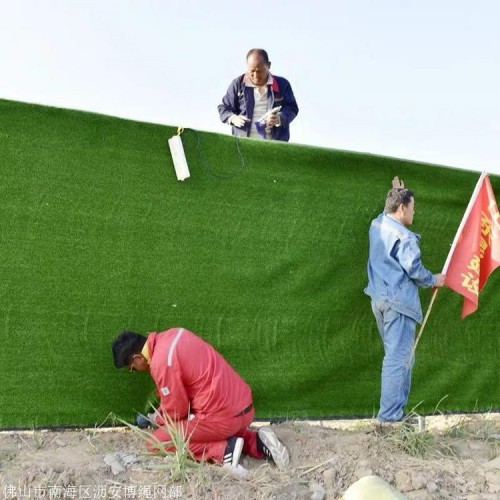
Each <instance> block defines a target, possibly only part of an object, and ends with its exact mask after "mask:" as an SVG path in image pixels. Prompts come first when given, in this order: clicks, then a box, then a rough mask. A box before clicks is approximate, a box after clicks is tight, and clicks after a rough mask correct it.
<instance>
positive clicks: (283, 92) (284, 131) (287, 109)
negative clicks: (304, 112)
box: [218, 75, 299, 141]
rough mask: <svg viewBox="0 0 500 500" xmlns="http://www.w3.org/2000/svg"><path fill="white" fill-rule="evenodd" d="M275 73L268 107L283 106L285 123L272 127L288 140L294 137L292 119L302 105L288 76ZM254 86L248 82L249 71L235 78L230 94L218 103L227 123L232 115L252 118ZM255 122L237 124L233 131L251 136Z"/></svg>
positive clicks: (275, 135) (276, 135)
mask: <svg viewBox="0 0 500 500" xmlns="http://www.w3.org/2000/svg"><path fill="white" fill-rule="evenodd" d="M272 76H273V83H272V84H271V85H268V90H267V109H269V110H271V109H273V108H275V107H276V106H281V111H280V118H281V125H280V126H279V127H272V129H271V133H272V137H273V139H274V140H276V141H288V140H289V139H290V123H291V121H292V120H293V119H294V118H295V117H296V116H297V113H298V112H299V107H298V106H297V101H296V100H295V97H294V95H293V91H292V87H291V85H290V83H289V82H288V80H286V79H285V78H282V77H281V76H274V75H272ZM253 94H254V87H247V86H246V85H245V75H242V76H239V77H238V78H235V79H234V80H233V81H232V82H231V84H230V85H229V88H228V89H227V92H226V95H225V96H224V97H223V99H222V104H220V105H219V106H218V110H219V115H220V119H221V120H222V122H223V123H225V122H227V119H228V118H229V117H230V116H231V115H232V114H235V115H245V116H246V117H248V118H250V120H252V118H253V109H254V106H255V101H254V97H253ZM250 126H251V122H248V123H246V124H245V125H244V126H243V127H241V128H239V127H235V126H233V127H232V129H233V135H238V136H242V137H248V136H249V134H250Z"/></svg>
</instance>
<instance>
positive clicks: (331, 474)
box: [323, 469, 337, 488]
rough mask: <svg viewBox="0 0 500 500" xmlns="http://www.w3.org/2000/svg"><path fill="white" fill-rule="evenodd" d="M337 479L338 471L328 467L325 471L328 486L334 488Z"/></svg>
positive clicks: (325, 480) (324, 475)
mask: <svg viewBox="0 0 500 500" xmlns="http://www.w3.org/2000/svg"><path fill="white" fill-rule="evenodd" d="M336 480H337V471H336V470H335V469H326V470H325V471H324V472H323V481H324V482H325V486H326V487H327V488H334V487H335V484H336Z"/></svg>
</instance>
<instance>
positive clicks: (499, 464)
mask: <svg viewBox="0 0 500 500" xmlns="http://www.w3.org/2000/svg"><path fill="white" fill-rule="evenodd" d="M483 467H484V468H485V469H500V455H499V456H498V457H496V458H494V459H493V460H490V461H489V462H486V463H485V464H483Z"/></svg>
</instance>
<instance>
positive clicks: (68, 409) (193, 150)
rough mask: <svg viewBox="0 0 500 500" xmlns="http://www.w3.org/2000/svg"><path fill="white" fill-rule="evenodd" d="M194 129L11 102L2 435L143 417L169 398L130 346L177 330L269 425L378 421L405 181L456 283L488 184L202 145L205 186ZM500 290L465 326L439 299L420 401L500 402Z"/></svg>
mask: <svg viewBox="0 0 500 500" xmlns="http://www.w3.org/2000/svg"><path fill="white" fill-rule="evenodd" d="M214 119H215V118H214ZM174 132H175V129H174V128H173V127H166V126H160V125H154V124H147V123H138V122H133V121H127V120H123V119H117V118H113V117H107V116H100V115H95V114H90V113H83V112H75V111H68V110H61V109H54V108H49V107H43V106H37V105H30V104H23V103H18V102H11V101H5V100H0V200H1V203H0V210H1V214H0V221H1V232H0V269H1V271H0V272H1V276H0V339H1V344H0V346H1V348H0V367H1V384H0V426H1V427H31V426H56V425H72V424H94V423H100V422H102V421H103V420H105V418H106V416H107V415H108V414H109V413H110V412H114V413H116V414H118V415H119V416H121V417H124V418H128V419H129V418H132V416H133V415H134V413H135V411H136V410H143V409H144V407H145V405H146V401H147V400H148V398H149V397H150V395H151V391H152V384H151V382H150V380H149V378H148V375H147V374H138V373H133V374H131V373H128V372H127V371H126V370H117V369H115V368H114V366H113V362H112V357H111V349H110V345H111V341H112V340H113V338H114V337H115V336H116V334H117V333H118V332H120V331H121V330H123V329H131V330H135V331H139V332H141V333H146V332H148V331H161V330H163V329H167V328H168V327H171V326H183V327H185V328H188V329H190V330H192V331H194V332H196V333H198V334H199V335H200V336H202V337H203V338H205V339H207V340H208V341H209V342H211V343H212V344H213V345H214V346H215V347H216V348H217V349H218V350H219V351H221V352H222V353H223V354H224V356H225V357H226V358H227V359H228V360H229V361H230V363H231V364H232V365H233V366H234V367H235V368H236V369H237V370H238V371H239V372H240V373H241V375H242V376H243V377H244V378H245V379H246V380H247V381H248V382H249V383H250V385H251V386H252V388H253V391H254V399H255V406H256V409H257V414H256V416H257V417H260V418H268V417H276V416H280V417H289V418H297V417H308V418H314V417H329V416H343V417H346V416H360V415H366V416H371V415H372V414H373V413H374V412H375V411H376V409H377V406H378V398H379V390H380V381H379V379H380V364H381V360H382V348H381V345H380V340H379V337H378V333H377V332H376V328H375V321H374V319H373V317H372V314H371V310H370V303H369V299H368V297H367V296H365V295H364V293H363V289H364V287H365V285H366V271H365V269H366V258H367V251H368V241H367V230H368V226H369V224H370V221H371V219H372V218H373V217H375V216H376V215H377V214H378V213H379V212H380V211H381V210H382V207H383V202H384V199H385V194H386V192H387V190H388V189H389V187H390V181H391V178H392V177H393V176H394V175H399V176H400V177H402V178H403V179H404V181H405V183H406V185H407V186H408V187H411V188H412V189H413V190H414V191H415V193H416V216H415V223H414V225H413V230H414V231H416V232H418V233H421V234H422V240H421V247H422V252H423V260H424V264H425V265H426V266H427V267H428V268H430V269H431V270H433V271H434V272H437V271H439V270H440V269H441V268H442V266H443V264H444V261H445V259H446V256H447V253H448V250H449V247H450V244H451V242H452V240H453V237H454V234H455V232H456V230H457V227H458V225H459V223H460V220H461V218H462V215H463V213H464V210H465V207H466V206H467V203H468V201H469V198H470V196H471V194H472V191H473V189H474V186H475V184H476V181H477V179H478V177H479V174H477V173H473V172H467V171H461V170H456V169H451V168H444V167H439V166H435V165H429V164H422V163H416V162H410V161H404V160H398V159H393V158H386V157H380V156H373V155H368V154H359V153H352V152H346V151H338V150H331V149H322V148H315V147H306V146H299V145H293V144H282V143H272V142H260V141H252V140H247V139H243V140H240V141H236V140H235V139H234V138H233V137H230V136H224V135H218V134H212V133H205V132H204V133H201V132H199V133H198V132H194V131H190V130H187V131H185V132H184V134H183V135H182V139H183V142H184V147H185V150H186V155H187V159H188V162H189V166H190V170H191V178H190V179H188V180H186V181H184V182H178V181H177V180H176V177H175V174H174V170H173V166H172V162H171V158H170V154H169V151H168V146H167V138H168V137H170V136H171V135H173V133H174ZM491 181H492V185H493V189H494V190H495V191H496V193H497V199H498V194H499V193H500V178H499V177H494V176H491ZM499 285H500V272H499V271H497V272H496V273H494V274H493V275H492V276H491V277H490V280H489V281H488V283H487V285H486V287H485V289H484V290H483V291H482V292H481V294H480V307H479V310H478V311H477V312H476V313H475V314H473V315H471V316H470V317H468V318H467V319H465V320H464V321H462V320H461V319H460V310H461V299H460V297H459V296H458V295H456V294H455V293H454V292H452V291H450V290H447V289H444V290H442V291H440V292H439V294H438V297H437V300H436V303H435V306H434V309H433V312H432V314H431V316H430V319H429V321H428V324H427V327H426V331H425V332H424V335H423V337H422V340H421V342H420V344H419V347H418V350H417V361H416V364H415V369H414V380H413V388H412V393H411V401H410V406H411V405H416V404H417V403H419V402H421V401H423V403H422V405H421V406H420V407H419V409H420V410H421V411H424V412H431V411H433V410H434V408H435V405H436V404H437V403H438V401H440V400H441V398H443V397H445V396H446V398H445V399H444V401H443V402H442V403H441V405H440V407H439V410H441V411H471V410H488V409H490V408H499V407H500V389H499V387H500V384H499V370H498V359H499V339H500V337H499V327H498V314H499V309H500V308H499V304H500V300H499V295H498V290H499ZM429 298H430V292H429V291H428V290H426V291H423V292H422V302H423V306H424V307H425V306H426V305H427V303H428V301H429Z"/></svg>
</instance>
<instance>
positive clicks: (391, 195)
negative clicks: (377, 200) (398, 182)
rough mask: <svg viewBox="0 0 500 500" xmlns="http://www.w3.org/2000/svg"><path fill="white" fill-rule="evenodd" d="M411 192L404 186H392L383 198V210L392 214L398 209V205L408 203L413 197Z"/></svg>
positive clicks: (406, 204)
mask: <svg viewBox="0 0 500 500" xmlns="http://www.w3.org/2000/svg"><path fill="white" fill-rule="evenodd" d="M413 197H414V196H413V192H412V191H410V190H409V189H405V188H393V189H391V190H390V191H389V192H388V193H387V198H386V199H385V212H386V213H388V214H393V213H394V212H396V210H397V209H398V207H399V205H404V206H405V207H406V206H408V205H409V203H410V202H411V199H412V198H413Z"/></svg>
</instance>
